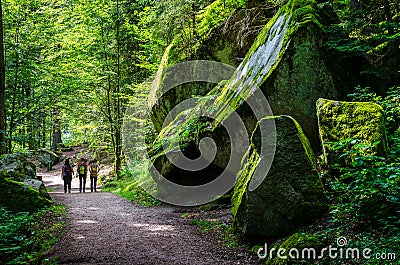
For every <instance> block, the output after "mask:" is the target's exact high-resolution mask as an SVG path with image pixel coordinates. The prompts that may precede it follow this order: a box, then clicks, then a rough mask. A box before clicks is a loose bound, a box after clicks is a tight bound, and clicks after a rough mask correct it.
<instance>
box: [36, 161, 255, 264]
mask: <svg viewBox="0 0 400 265" xmlns="http://www.w3.org/2000/svg"><path fill="white" fill-rule="evenodd" d="M57 169H58V168H56V169H55V170H53V171H52V172H50V174H49V173H42V176H43V180H44V182H45V183H46V186H47V188H49V187H50V188H53V189H54V190H53V191H51V192H50V195H51V196H52V198H53V199H54V200H55V201H57V202H59V203H62V204H65V205H66V206H67V208H68V213H67V226H66V231H65V233H64V235H63V236H62V238H61V239H60V241H59V242H58V243H57V244H56V245H55V246H54V248H53V249H52V250H51V251H49V253H48V254H47V258H51V259H53V258H55V257H57V259H58V262H59V264H134V265H141V264H146V265H148V264H157V265H158V264H191V265H192V264H193V265H197V264H199V265H201V264H258V262H257V260H255V259H253V258H252V257H249V255H248V254H247V253H245V252H243V250H233V249H228V248H226V247H223V246H221V245H219V244H218V243H217V242H215V241H214V240H213V239H211V238H209V237H207V236H205V235H204V234H201V233H200V232H199V229H198V228H197V227H196V226H193V225H189V223H188V221H187V220H185V219H183V218H181V217H180V216H181V215H182V213H177V211H176V210H177V208H175V207H173V206H160V207H152V208H145V207H142V206H140V205H137V204H134V203H131V202H129V201H127V200H125V199H123V198H121V197H119V196H117V195H115V194H112V193H106V192H97V193H91V192H86V193H79V192H78V191H77V187H78V183H77V179H76V178H75V179H73V182H72V193H70V194H68V193H67V194H64V193H63V189H62V183H61V179H60V173H59V172H60V171H59V170H57ZM89 191H90V190H89Z"/></svg>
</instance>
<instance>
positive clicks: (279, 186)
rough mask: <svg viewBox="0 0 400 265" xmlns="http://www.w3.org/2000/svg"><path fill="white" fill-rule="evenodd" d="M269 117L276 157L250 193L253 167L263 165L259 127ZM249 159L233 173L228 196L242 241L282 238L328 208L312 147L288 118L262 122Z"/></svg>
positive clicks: (253, 141) (254, 135) (256, 132)
mask: <svg viewBox="0 0 400 265" xmlns="http://www.w3.org/2000/svg"><path fill="white" fill-rule="evenodd" d="M271 119H273V120H274V122H275V124H276V151H275V156H274V158H273V162H272V165H271V167H270V170H269V172H268V174H266V172H265V174H266V176H265V178H264V179H263V181H262V182H261V184H260V185H259V186H258V187H256V188H255V189H254V190H251V189H250V188H249V186H250V183H251V181H252V179H253V178H255V175H254V173H255V170H256V168H257V167H260V166H263V165H264V164H265V163H266V161H264V160H263V159H264V158H263V157H261V156H260V154H261V153H260V148H261V141H262V140H261V138H260V131H259V128H260V126H263V123H266V122H270V120H271ZM248 157H249V158H248V159H247V160H246V159H245V160H244V161H243V164H242V168H241V170H240V171H239V173H238V175H237V184H236V186H235V190H234V195H233V197H232V204H233V205H232V214H233V216H234V221H233V224H234V227H235V228H236V229H237V230H238V232H240V233H241V234H242V235H243V236H244V237H246V238H251V237H265V238H276V237H281V236H286V235H288V234H291V233H293V232H294V231H296V229H298V228H299V227H301V226H302V225H304V224H307V223H309V222H311V221H312V220H314V219H315V218H317V217H319V216H320V215H321V214H322V213H323V212H324V211H325V210H326V197H325V193H324V190H323V186H322V183H321V181H320V179H319V176H318V173H317V171H316V167H315V158H314V154H313V152H312V149H311V146H310V143H309V141H308V139H307V137H306V136H305V135H304V133H303V131H302V129H301V127H300V125H299V124H298V123H297V122H296V121H295V120H294V119H293V118H292V117H289V116H277V117H266V118H264V119H262V120H261V121H260V122H259V124H258V127H257V129H256V130H255V132H254V134H253V136H252V143H251V147H250V149H249V152H248ZM257 177H258V176H257Z"/></svg>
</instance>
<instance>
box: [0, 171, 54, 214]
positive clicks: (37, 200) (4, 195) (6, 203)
mask: <svg viewBox="0 0 400 265" xmlns="http://www.w3.org/2000/svg"><path fill="white" fill-rule="evenodd" d="M0 190H1V194H0V206H2V207H5V208H7V209H9V210H11V211H14V212H35V211H37V210H39V209H41V208H43V207H46V206H49V205H51V203H52V202H51V200H50V199H49V198H48V197H44V196H42V194H41V193H40V192H39V190H36V189H34V188H33V187H32V186H31V185H29V184H26V183H23V182H18V181H14V180H12V179H9V178H1V179H0ZM47 196H48V195H47Z"/></svg>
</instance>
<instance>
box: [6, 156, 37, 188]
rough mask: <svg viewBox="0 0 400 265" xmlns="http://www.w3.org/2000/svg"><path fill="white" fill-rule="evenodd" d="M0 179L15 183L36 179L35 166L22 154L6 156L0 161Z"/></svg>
mask: <svg viewBox="0 0 400 265" xmlns="http://www.w3.org/2000/svg"><path fill="white" fill-rule="evenodd" d="M0 177H7V178H10V179H13V180H15V181H24V180H25V179H35V178H36V166H35V164H33V163H31V162H29V161H28V160H27V159H26V158H25V157H24V156H23V155H22V154H6V155H3V156H2V157H1V159H0Z"/></svg>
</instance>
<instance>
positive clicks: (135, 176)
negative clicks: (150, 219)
mask: <svg viewBox="0 0 400 265" xmlns="http://www.w3.org/2000/svg"><path fill="white" fill-rule="evenodd" d="M147 174H149V172H148V169H147V165H146V164H145V163H136V164H135V165H134V166H130V167H128V166H126V167H125V168H124V169H123V170H122V171H121V176H120V178H118V179H117V178H113V179H110V180H108V181H107V182H106V183H105V184H104V185H103V187H102V191H109V192H113V193H115V194H118V195H120V196H121V197H123V198H125V199H128V200H130V201H133V202H137V203H139V204H141V205H143V206H146V207H151V206H159V205H161V204H162V202H161V201H160V200H158V199H157V198H155V197H153V196H152V195H150V194H149V193H147V192H146V191H145V190H144V189H143V188H142V187H141V186H140V181H141V180H142V179H143V177H144V176H147Z"/></svg>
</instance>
